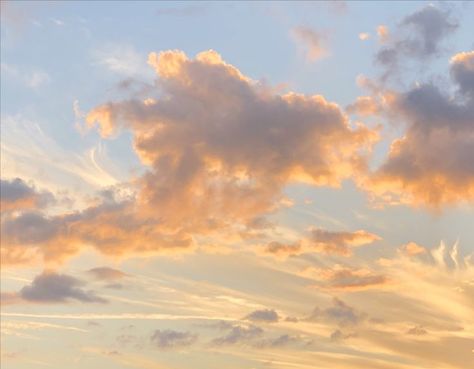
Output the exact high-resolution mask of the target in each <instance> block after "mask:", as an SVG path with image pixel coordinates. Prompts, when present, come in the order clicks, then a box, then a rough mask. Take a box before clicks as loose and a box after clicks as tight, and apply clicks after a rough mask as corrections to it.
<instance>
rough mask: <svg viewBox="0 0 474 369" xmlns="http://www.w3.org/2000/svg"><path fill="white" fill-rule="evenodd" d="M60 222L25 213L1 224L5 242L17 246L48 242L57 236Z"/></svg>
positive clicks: (33, 213)
mask: <svg viewBox="0 0 474 369" xmlns="http://www.w3.org/2000/svg"><path fill="white" fill-rule="evenodd" d="M61 225H62V223H61V221H60V220H59V219H57V218H50V217H47V216H45V215H44V214H43V213H40V212H36V211H35V212H25V213H22V214H20V215H19V216H17V217H12V218H7V219H6V220H5V221H4V222H3V223H2V235H3V237H4V240H5V241H10V242H12V243H17V244H24V245H28V244H35V243H41V242H45V241H48V240H50V239H51V238H53V237H54V236H56V235H57V234H58V232H59V231H60V228H61Z"/></svg>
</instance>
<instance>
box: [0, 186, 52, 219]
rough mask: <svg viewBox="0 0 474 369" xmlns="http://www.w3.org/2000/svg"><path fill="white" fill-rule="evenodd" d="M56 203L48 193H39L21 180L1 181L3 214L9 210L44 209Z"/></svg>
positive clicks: (0, 200)
mask: <svg viewBox="0 0 474 369" xmlns="http://www.w3.org/2000/svg"><path fill="white" fill-rule="evenodd" d="M52 202H54V196H53V194H52V193H50V192H48V191H38V190H37V189H36V188H35V187H34V186H33V185H30V184H27V183H26V182H25V181H23V180H22V179H21V178H14V179H10V180H8V179H0V206H1V209H2V212H5V211H9V210H22V209H37V208H43V207H45V206H47V205H49V204H51V203H52Z"/></svg>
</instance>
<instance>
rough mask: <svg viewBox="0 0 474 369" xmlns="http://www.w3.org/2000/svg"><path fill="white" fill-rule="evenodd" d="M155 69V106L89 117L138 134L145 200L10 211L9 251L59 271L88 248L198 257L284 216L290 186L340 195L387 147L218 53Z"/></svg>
mask: <svg viewBox="0 0 474 369" xmlns="http://www.w3.org/2000/svg"><path fill="white" fill-rule="evenodd" d="M148 62H149V64H150V65H151V66H152V67H153V68H154V69H155V71H156V73H157V75H158V77H159V79H158V86H157V88H156V91H155V93H156V95H155V96H153V98H148V99H146V100H145V101H143V99H142V98H141V97H140V98H137V99H131V100H127V101H122V102H110V103H106V104H103V105H101V106H98V107H97V108H95V109H93V110H92V111H91V112H90V113H89V114H88V115H87V117H86V122H87V124H88V125H89V126H93V125H94V124H97V125H98V127H99V131H100V133H101V135H102V136H104V137H113V136H114V135H117V134H119V133H120V131H121V130H123V129H127V130H130V131H131V132H132V134H133V145H134V148H135V150H136V152H137V154H138V156H139V158H140V159H141V160H142V162H143V163H144V165H146V166H147V169H148V170H147V171H146V173H145V174H144V175H143V176H142V177H139V178H138V179H137V180H136V181H135V182H134V183H133V186H135V190H136V196H130V197H129V198H127V199H119V200H115V199H102V200H100V201H98V202H97V204H95V205H93V206H90V207H89V208H86V209H84V210H82V211H79V212H72V213H69V214H59V215H54V216H50V215H47V214H45V213H41V212H21V213H15V214H12V215H11V216H8V217H6V218H5V219H3V220H2V230H3V231H4V234H5V241H6V242H5V244H6V246H7V247H6V248H7V249H8V250H12V249H13V248H15V247H18V246H21V245H26V246H28V247H30V249H35V250H37V251H38V253H39V255H42V256H43V258H44V259H45V260H46V261H52V262H54V261H55V260H59V261H60V260H62V259H64V258H66V257H68V256H70V255H73V254H75V253H77V252H78V251H79V250H81V249H83V248H84V247H93V248H95V249H97V250H99V251H100V252H102V253H105V254H107V255H111V256H120V255H123V254H130V253H133V254H148V253H154V252H167V251H173V250H177V249H181V250H182V249H189V248H190V247H191V246H193V245H194V244H195V237H196V236H199V235H200V236H206V237H212V236H216V237H217V235H218V234H219V232H221V230H223V229H234V228H236V227H237V226H238V225H239V226H240V227H241V228H240V230H242V227H244V229H245V227H249V226H250V225H251V224H253V223H254V222H255V220H256V219H260V218H261V217H262V216H264V215H266V214H268V213H270V212H273V211H276V210H278V209H279V208H281V207H283V206H284V204H285V201H284V196H283V194H282V190H283V188H284V187H285V186H286V185H287V184H289V183H292V182H306V183H311V184H313V185H324V186H339V184H340V182H341V181H342V180H343V179H345V178H350V177H351V176H353V175H354V173H358V172H360V171H363V170H365V168H366V165H367V164H366V161H367V157H368V155H369V153H370V148H371V146H372V144H373V143H374V142H375V141H376V140H377V139H378V136H377V133H376V132H374V131H371V130H370V129H368V128H367V127H365V126H363V125H360V124H359V125H357V126H356V127H351V125H350V122H349V120H348V118H347V116H346V115H345V114H344V113H343V111H342V110H341V109H340V108H339V106H338V105H337V104H334V103H331V102H328V101H327V100H326V99H325V98H324V97H323V96H320V95H315V96H305V95H300V94H297V93H288V94H286V95H276V94H275V93H274V92H273V91H272V90H271V89H269V88H267V87H265V86H264V85H262V84H259V83H257V82H255V81H253V80H251V79H250V78H248V77H246V76H244V75H243V74H242V73H241V72H240V71H239V70H238V69H237V68H236V67H234V66H232V65H229V64H227V63H225V62H224V61H223V60H222V58H221V56H220V55H219V54H218V53H216V52H215V51H212V50H211V51H206V52H202V53H200V54H198V55H197V56H196V58H195V59H189V58H188V57H187V56H186V55H185V54H184V53H183V52H181V51H166V52H161V53H159V54H156V53H151V54H150V55H149V58H148ZM25 227H26V231H21V230H22V229H25ZM240 233H241V232H240Z"/></svg>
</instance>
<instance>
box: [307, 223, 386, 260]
mask: <svg viewBox="0 0 474 369" xmlns="http://www.w3.org/2000/svg"><path fill="white" fill-rule="evenodd" d="M377 240H380V237H379V236H377V235H375V234H373V233H369V232H367V231H364V230H358V231H355V232H332V231H327V230H324V229H319V228H316V229H313V230H311V235H310V238H309V243H310V245H311V246H310V247H311V248H312V249H314V250H316V251H319V252H322V253H324V254H335V255H341V256H350V255H351V254H352V249H353V248H355V247H359V246H363V245H367V244H371V243H373V242H375V241H377Z"/></svg>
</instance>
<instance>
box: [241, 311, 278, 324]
mask: <svg viewBox="0 0 474 369" xmlns="http://www.w3.org/2000/svg"><path fill="white" fill-rule="evenodd" d="M245 319H247V320H251V321H254V322H266V323H275V322H278V320H279V319H280V317H279V315H278V313H277V312H276V311H275V310H271V309H263V310H255V311H253V312H251V313H250V314H249V315H247V316H246V317H245Z"/></svg>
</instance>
